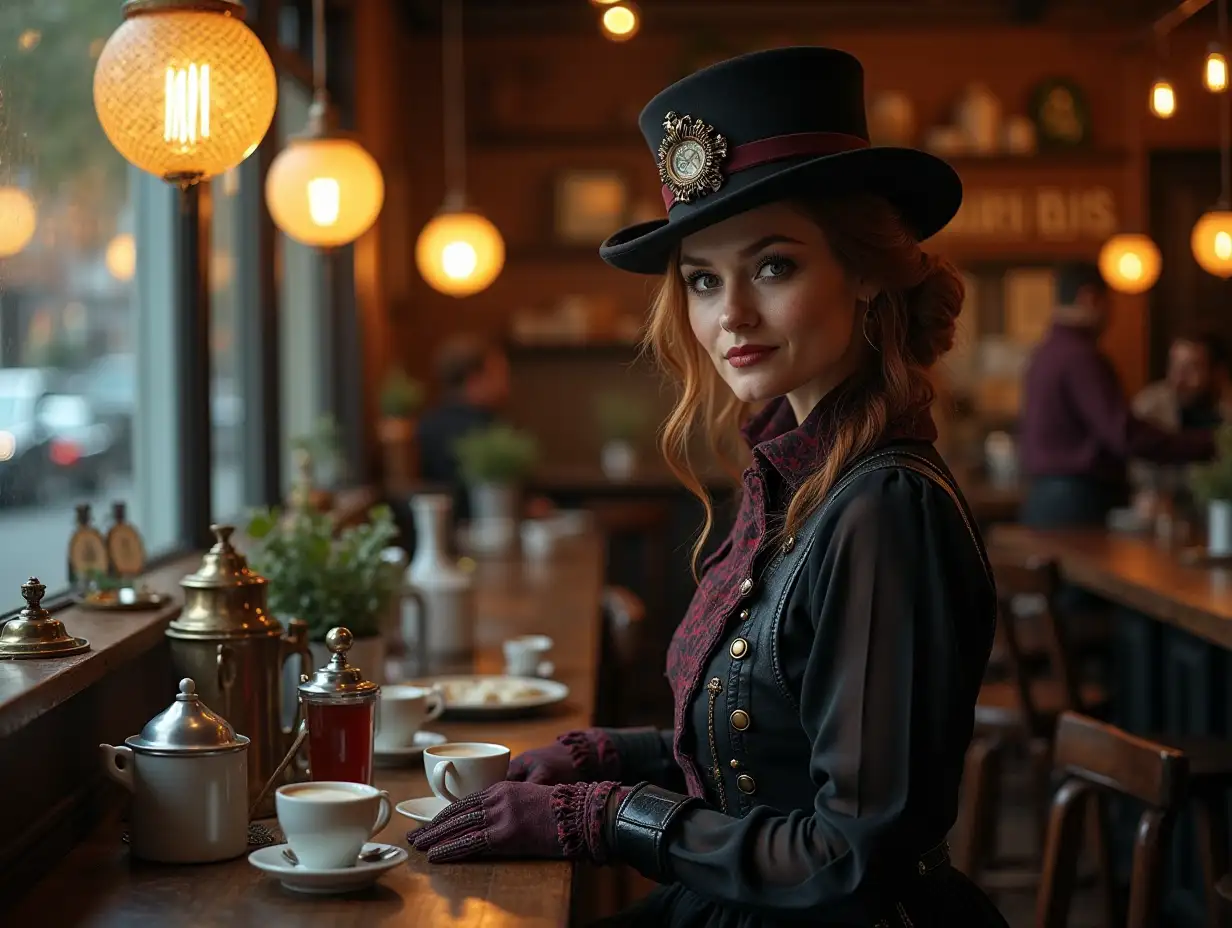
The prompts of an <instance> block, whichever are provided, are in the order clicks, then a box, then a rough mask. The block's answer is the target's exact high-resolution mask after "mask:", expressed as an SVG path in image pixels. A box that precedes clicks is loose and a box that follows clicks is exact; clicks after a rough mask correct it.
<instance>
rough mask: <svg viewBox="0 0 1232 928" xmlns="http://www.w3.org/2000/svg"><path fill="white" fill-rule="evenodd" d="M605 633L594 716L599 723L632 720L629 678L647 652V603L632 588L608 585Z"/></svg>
mask: <svg viewBox="0 0 1232 928" xmlns="http://www.w3.org/2000/svg"><path fill="white" fill-rule="evenodd" d="M602 609H603V633H602V644H601V648H602V650H601V652H600V661H599V679H598V683H597V687H596V688H597V692H596V700H595V701H596V706H595V718H596V721H597V722H598V723H599V724H602V725H610V726H613V727H615V726H620V725H627V724H630V718H629V716H630V714H631V712H630V710H631V708H633V707H631V706H630V705H629V701H628V697H629V696H631V695H633V694H632V693H631V692H630V689H629V685H628V680H629V674H630V673H631V672H632V669H633V668H634V667H635V666H636V665H637V661H638V657H639V655H640V654H642V653H644V644H643V638H644V634H645V627H646V606H645V604H644V603H643V602H642V600H641V599H640V598H639V597H638V596H637V594H635V593H634V592H633V591H632V590H629V589H627V588H625V587H621V586H608V587H605V588H604V590H603V603H602Z"/></svg>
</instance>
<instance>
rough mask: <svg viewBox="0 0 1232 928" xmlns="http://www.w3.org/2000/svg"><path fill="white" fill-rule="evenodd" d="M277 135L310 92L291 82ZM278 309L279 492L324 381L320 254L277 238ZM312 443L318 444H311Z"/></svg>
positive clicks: (294, 127)
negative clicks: (280, 388) (279, 387)
mask: <svg viewBox="0 0 1232 928" xmlns="http://www.w3.org/2000/svg"><path fill="white" fill-rule="evenodd" d="M279 92H280V94H281V96H280V98H279V102H280V105H279V107H278V133H279V136H280V138H281V139H282V140H285V139H286V138H287V137H288V136H290V135H295V134H296V133H299V132H301V131H303V128H304V125H305V123H306V122H307V121H308V107H309V105H310V104H311V103H312V91H311V90H309V89H308V88H307V87H303V86H301V85H300V84H299V83H297V82H295V81H293V80H283V81H282V84H281V86H280V90H279ZM278 252H279V256H280V261H281V265H282V273H281V275H280V277H281V282H282V286H281V288H280V294H281V307H280V315H279V325H278V331H279V340H280V346H279V350H280V361H281V364H280V367H281V371H282V374H281V376H282V390H281V398H280V401H279V410H280V412H281V415H282V446H283V455H282V460H283V468H282V469H283V493H284V496H285V495H286V494H287V493H288V492H289V491H290V489H291V486H292V483H293V481H294V479H295V457H294V455H293V454H292V453H291V448H292V446H293V445H294V444H295V443H296V442H298V441H300V440H302V439H305V438H308V439H311V438H312V437H313V436H318V437H320V436H321V435H322V433H323V431H324V429H323V426H324V425H325V423H324V422H323V416H324V415H325V414H326V412H327V411H328V409H329V398H328V396H327V392H328V391H327V388H326V384H325V378H324V376H323V375H322V372H323V371H325V370H326V361H327V358H326V355H325V352H324V347H325V338H324V326H325V311H326V305H325V299H324V295H323V289H324V287H323V274H322V267H321V256H320V254H319V252H318V251H317V250H316V249H314V248H308V247H306V246H304V245H301V244H299V243H298V242H295V241H292V240H291V239H289V238H287V237H286V236H285V235H282V234H281V233H279V235H278ZM314 444H318V445H319V444H320V443H319V442H314ZM334 476H335V475H332V474H330V473H328V462H325V461H319V462H318V480H319V481H320V482H321V483H328V482H330V481H331V480H332V479H333V478H334Z"/></svg>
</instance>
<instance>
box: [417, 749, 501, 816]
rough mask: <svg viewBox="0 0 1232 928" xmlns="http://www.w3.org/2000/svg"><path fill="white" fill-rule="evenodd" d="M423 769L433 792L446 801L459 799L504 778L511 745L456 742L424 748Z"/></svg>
mask: <svg viewBox="0 0 1232 928" xmlns="http://www.w3.org/2000/svg"><path fill="white" fill-rule="evenodd" d="M424 772H425V773H427V775H428V783H429V784H431V786H432V792H434V793H435V794H436V795H437V796H439V797H440V798H441V799H444V800H445V801H446V802H457V801H458V800H460V799H462V798H463V797H465V796H469V795H471V794H472V793H479V792H482V791H483V790H485V789H487V788H488V787H489V786H493V785H495V784H496V783H499V782H501V781H502V780H503V779H505V776H506V775H507V774H508V773H509V748H507V747H505V746H504V745H503V744H488V743H485V742H482V741H454V742H450V743H448V744H438V745H437V746H436V747H431V748H427V749H426V750H425V751H424Z"/></svg>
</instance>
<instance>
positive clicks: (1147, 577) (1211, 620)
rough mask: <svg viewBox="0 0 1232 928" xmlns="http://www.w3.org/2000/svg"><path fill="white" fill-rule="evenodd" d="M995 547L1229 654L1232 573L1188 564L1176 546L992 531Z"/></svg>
mask: <svg viewBox="0 0 1232 928" xmlns="http://www.w3.org/2000/svg"><path fill="white" fill-rule="evenodd" d="M989 541H990V542H991V543H992V544H996V545H1002V546H1005V547H1006V548H1007V549H1010V550H1015V551H1021V552H1022V553H1023V554H1026V555H1032V554H1035V555H1039V556H1042V557H1047V558H1053V559H1055V560H1056V561H1057V564H1058V566H1059V567H1060V570H1061V575H1062V576H1063V577H1064V578H1065V579H1066V580H1067V581H1068V582H1070V583H1072V584H1074V585H1076V586H1080V587H1083V588H1084V589H1087V590H1090V591H1091V592H1092V593H1095V594H1097V595H1099V596H1102V597H1103V598H1105V599H1107V600H1110V601H1111V602H1114V603H1117V604H1118V605H1121V606H1125V607H1127V608H1130V609H1133V610H1135V611H1137V612H1141V613H1143V614H1145V615H1148V616H1150V617H1151V618H1153V619H1156V620H1157V621H1160V622H1163V623H1165V624H1167V625H1171V626H1174V627H1176V628H1180V629H1183V630H1184V631H1187V632H1189V633H1190V634H1193V635H1196V636H1198V637H1199V638H1203V639H1205V640H1206V641H1209V642H1211V643H1212V644H1216V645H1219V646H1220V647H1222V648H1226V649H1230V650H1232V569H1229V568H1228V567H1223V566H1221V567H1212V566H1206V565H1201V566H1200V565H1196V564H1187V563H1185V562H1184V561H1183V560H1182V559H1181V552H1180V551H1179V550H1177V549H1176V548H1175V547H1170V546H1167V545H1164V544H1160V543H1156V542H1155V541H1154V540H1152V539H1150V538H1145V537H1140V536H1135V535H1128V534H1120V533H1117V532H1109V531H1106V530H1101V529H1053V530H1041V529H1030V528H1025V527H1023V526H1019V525H1003V526H997V527H996V528H995V529H994V530H993V531H992V532H991V533H990V534H989Z"/></svg>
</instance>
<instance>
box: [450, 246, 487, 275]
mask: <svg viewBox="0 0 1232 928" xmlns="http://www.w3.org/2000/svg"><path fill="white" fill-rule="evenodd" d="M478 263H479V256H478V255H477V254H475V249H474V247H473V246H472V245H471V243H470V242H450V243H449V244H448V245H446V246H445V248H444V249H443V250H442V252H441V265H442V266H443V267H444V269H445V273H446V274H447V275H448V276H450V277H452V278H453V279H454V280H465V279H466V278H467V277H470V276H471V274H473V273H475V266H476V265H477V264H478Z"/></svg>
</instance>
